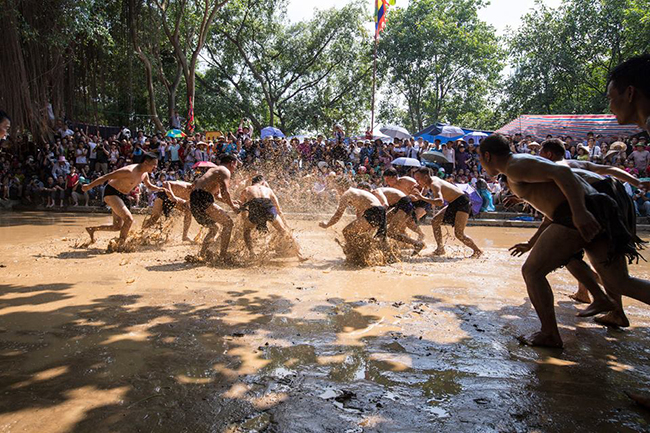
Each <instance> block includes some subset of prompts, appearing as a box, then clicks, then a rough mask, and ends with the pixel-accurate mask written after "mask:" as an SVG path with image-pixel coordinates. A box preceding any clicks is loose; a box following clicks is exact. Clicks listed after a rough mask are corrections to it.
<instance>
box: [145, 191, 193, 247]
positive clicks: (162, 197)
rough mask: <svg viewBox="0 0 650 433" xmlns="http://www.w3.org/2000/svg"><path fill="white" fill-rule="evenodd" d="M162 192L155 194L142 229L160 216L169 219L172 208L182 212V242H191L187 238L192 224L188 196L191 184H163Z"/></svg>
mask: <svg viewBox="0 0 650 433" xmlns="http://www.w3.org/2000/svg"><path fill="white" fill-rule="evenodd" d="M162 188H163V191H160V192H158V193H156V199H155V200H154V202H153V208H152V210H151V216H150V217H149V218H147V219H146V220H144V222H143V223H142V228H143V229H146V228H149V227H151V226H153V225H154V224H156V223H157V222H158V220H159V219H160V217H161V216H162V215H165V218H169V216H170V215H171V213H172V211H173V210H174V208H176V207H178V209H179V210H180V211H181V212H183V241H187V242H191V241H192V240H191V239H190V238H189V237H188V236H187V233H188V232H189V230H190V225H191V224H192V213H191V211H190V205H189V200H190V194H191V192H192V184H191V183H189V182H184V181H182V180H173V181H166V182H163V186H162Z"/></svg>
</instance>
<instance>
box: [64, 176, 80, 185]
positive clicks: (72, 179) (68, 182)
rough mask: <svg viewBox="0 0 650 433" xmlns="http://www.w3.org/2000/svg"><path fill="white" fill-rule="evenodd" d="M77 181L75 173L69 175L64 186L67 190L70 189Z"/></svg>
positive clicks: (77, 177)
mask: <svg viewBox="0 0 650 433" xmlns="http://www.w3.org/2000/svg"><path fill="white" fill-rule="evenodd" d="M78 180H79V175H78V174H77V173H75V174H69V175H68V176H67V179H66V186H67V187H68V188H72V187H73V186H74V184H75V183H77V181H78Z"/></svg>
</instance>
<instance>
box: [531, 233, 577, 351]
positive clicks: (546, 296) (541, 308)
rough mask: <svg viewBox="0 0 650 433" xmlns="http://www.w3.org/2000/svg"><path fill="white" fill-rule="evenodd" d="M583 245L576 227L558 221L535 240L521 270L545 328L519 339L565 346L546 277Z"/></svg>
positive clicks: (534, 343)
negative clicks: (560, 223)
mask: <svg viewBox="0 0 650 433" xmlns="http://www.w3.org/2000/svg"><path fill="white" fill-rule="evenodd" d="M583 246H584V241H583V240H582V237H581V236H580V234H579V233H578V231H577V230H571V229H569V228H566V227H562V226H560V225H557V224H551V225H550V226H549V227H548V228H547V229H546V231H544V233H542V235H541V236H540V237H539V239H538V240H537V242H536V243H535V246H534V247H533V249H532V250H531V252H530V255H529V256H528V259H527V260H526V262H525V263H524V265H523V266H522V268H521V271H522V274H523V276H524V280H525V282H526V289H527V290H528V296H529V297H530V301H531V303H532V304H533V307H535V311H536V312H537V316H538V317H539V320H540V322H541V323H542V329H541V331H540V332H537V333H535V334H533V335H531V336H529V337H524V338H522V339H521V340H520V341H522V342H524V343H526V344H530V345H533V346H548V347H562V339H561V338H560V333H559V331H558V328H557V321H556V318H555V309H554V306H553V292H552V291H551V286H550V285H549V283H548V280H547V279H546V276H547V275H548V274H549V273H550V272H552V271H553V270H555V269H557V268H558V267H560V266H561V265H562V264H563V263H567V262H568V261H569V259H570V258H571V257H572V256H573V255H574V254H575V253H576V252H577V251H580V249H581V248H582V247H583Z"/></svg>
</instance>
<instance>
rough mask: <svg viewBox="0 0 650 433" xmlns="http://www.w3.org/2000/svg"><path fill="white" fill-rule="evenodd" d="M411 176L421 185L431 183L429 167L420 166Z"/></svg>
mask: <svg viewBox="0 0 650 433" xmlns="http://www.w3.org/2000/svg"><path fill="white" fill-rule="evenodd" d="M413 177H414V178H415V180H417V181H418V183H419V184H421V185H428V184H430V183H431V169H429V167H420V168H418V169H417V170H415V173H413Z"/></svg>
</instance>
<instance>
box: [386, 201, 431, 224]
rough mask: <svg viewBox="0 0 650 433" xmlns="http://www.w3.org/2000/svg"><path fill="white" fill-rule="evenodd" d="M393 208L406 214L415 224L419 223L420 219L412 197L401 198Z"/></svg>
mask: <svg viewBox="0 0 650 433" xmlns="http://www.w3.org/2000/svg"><path fill="white" fill-rule="evenodd" d="M425 203H426V202H425ZM392 207H394V208H395V209H396V210H398V211H402V212H404V213H405V214H406V215H408V216H410V217H411V218H413V221H415V222H417V221H418V218H417V216H416V215H415V206H414V204H413V201H412V200H411V197H409V196H404V197H402V198H400V199H399V201H398V202H397V203H395V204H394V205H393V206H392Z"/></svg>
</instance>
